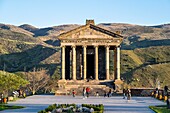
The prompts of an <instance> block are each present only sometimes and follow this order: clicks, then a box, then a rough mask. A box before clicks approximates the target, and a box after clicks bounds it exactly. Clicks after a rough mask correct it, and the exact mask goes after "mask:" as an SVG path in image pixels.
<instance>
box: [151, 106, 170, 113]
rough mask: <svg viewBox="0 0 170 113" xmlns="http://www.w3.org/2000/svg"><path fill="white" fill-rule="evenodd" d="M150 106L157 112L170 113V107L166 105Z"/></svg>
mask: <svg viewBox="0 0 170 113" xmlns="http://www.w3.org/2000/svg"><path fill="white" fill-rule="evenodd" d="M149 108H150V109H152V110H153V111H155V112H156V113H170V109H167V106H166V105H160V106H149Z"/></svg>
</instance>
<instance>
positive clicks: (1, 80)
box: [0, 71, 29, 96]
mask: <svg viewBox="0 0 170 113" xmlns="http://www.w3.org/2000/svg"><path fill="white" fill-rule="evenodd" d="M28 83H29V82H28V81H27V80H24V79H23V78H21V77H20V76H17V75H15V74H13V73H8V72H4V71H0V92H3V93H5V94H6V95H7V96H8V92H9V91H12V90H17V89H19V88H20V87H24V86H26V85H27V84H28Z"/></svg>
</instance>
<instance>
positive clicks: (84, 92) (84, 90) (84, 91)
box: [83, 87, 86, 99]
mask: <svg viewBox="0 0 170 113" xmlns="http://www.w3.org/2000/svg"><path fill="white" fill-rule="evenodd" d="M84 98H86V88H85V87H83V99H84Z"/></svg>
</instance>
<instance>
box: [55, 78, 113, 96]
mask: <svg viewBox="0 0 170 113" xmlns="http://www.w3.org/2000/svg"><path fill="white" fill-rule="evenodd" d="M58 84H59V89H58V90H57V91H56V93H55V94H56V95H71V94H72V91H73V90H75V92H76V95H82V93H83V92H82V91H83V88H84V87H85V88H86V87H89V88H90V95H95V94H96V92H98V93H99V95H104V93H105V92H108V91H109V89H112V90H113V81H112V80H109V81H108V80H100V81H98V80H90V81H88V82H87V81H85V80H76V81H74V80H65V81H63V80H60V81H59V82H58Z"/></svg>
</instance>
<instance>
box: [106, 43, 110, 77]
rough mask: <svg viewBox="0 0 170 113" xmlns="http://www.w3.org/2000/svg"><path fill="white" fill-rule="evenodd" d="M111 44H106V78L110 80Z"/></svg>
mask: <svg viewBox="0 0 170 113" xmlns="http://www.w3.org/2000/svg"><path fill="white" fill-rule="evenodd" d="M109 77H110V74H109V46H106V80H109Z"/></svg>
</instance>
